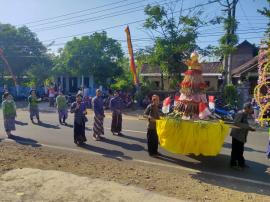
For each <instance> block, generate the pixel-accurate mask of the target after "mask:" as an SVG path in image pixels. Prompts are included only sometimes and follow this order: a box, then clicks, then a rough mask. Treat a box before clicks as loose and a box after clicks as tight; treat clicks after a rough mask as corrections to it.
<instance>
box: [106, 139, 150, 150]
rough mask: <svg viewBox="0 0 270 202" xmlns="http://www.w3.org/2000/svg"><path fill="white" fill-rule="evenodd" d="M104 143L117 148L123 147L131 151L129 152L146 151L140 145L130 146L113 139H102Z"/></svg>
mask: <svg viewBox="0 0 270 202" xmlns="http://www.w3.org/2000/svg"><path fill="white" fill-rule="evenodd" d="M102 142H105V143H107V144H111V145H116V146H119V147H122V148H123V149H126V150H129V151H144V150H145V148H144V147H143V146H141V145H138V144H128V143H125V142H120V141H117V140H112V139H107V138H104V139H102Z"/></svg>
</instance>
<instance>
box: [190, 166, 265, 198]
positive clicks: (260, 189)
mask: <svg viewBox="0 0 270 202" xmlns="http://www.w3.org/2000/svg"><path fill="white" fill-rule="evenodd" d="M236 172H237V173H241V171H236ZM243 172H245V171H243ZM265 175H267V174H265ZM190 176H191V177H192V178H193V179H195V180H197V181H199V182H204V183H206V184H211V185H214V186H218V187H223V188H227V189H231V190H234V191H240V192H244V193H248V194H251V193H256V194H260V195H265V196H270V189H269V182H265V184H264V181H258V182H256V181H255V182H254V181H252V180H250V179H246V178H244V179H243V180H245V181H243V180H241V179H238V178H237V177H235V176H232V178H230V177H222V176H213V175H211V174H209V173H204V172H198V173H193V174H190ZM239 178H242V177H239ZM268 178H269V176H268Z"/></svg>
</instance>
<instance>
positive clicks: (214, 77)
mask: <svg viewBox="0 0 270 202" xmlns="http://www.w3.org/2000/svg"><path fill="white" fill-rule="evenodd" d="M201 68H202V76H203V78H204V80H205V82H206V83H207V85H208V91H217V90H218V86H219V85H220V79H221V78H222V73H221V72H222V62H205V63H201ZM181 75H182V76H183V73H182V74H181ZM140 76H141V77H143V79H144V80H147V81H151V82H152V83H153V84H154V87H155V88H156V89H155V90H158V89H160V88H161V78H162V76H163V82H164V90H170V82H169V81H170V78H169V77H168V76H167V75H162V72H161V69H160V67H159V66H151V65H148V64H144V65H142V68H141V72H140ZM180 80H181V78H179V81H180ZM173 88H174V89H175V88H177V86H175V87H173Z"/></svg>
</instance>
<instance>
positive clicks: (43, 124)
mask: <svg viewBox="0 0 270 202" xmlns="http://www.w3.org/2000/svg"><path fill="white" fill-rule="evenodd" d="M36 125H39V126H41V127H44V128H52V129H60V127H59V125H52V124H49V123H44V122H40V123H38V124H36Z"/></svg>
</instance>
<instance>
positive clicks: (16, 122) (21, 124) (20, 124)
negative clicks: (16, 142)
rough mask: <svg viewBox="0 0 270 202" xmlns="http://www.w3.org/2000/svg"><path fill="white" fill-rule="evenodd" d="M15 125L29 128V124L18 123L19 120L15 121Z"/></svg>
mask: <svg viewBox="0 0 270 202" xmlns="http://www.w3.org/2000/svg"><path fill="white" fill-rule="evenodd" d="M15 124H16V125H19V126H27V125H28V123H24V122H21V121H17V120H15Z"/></svg>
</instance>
